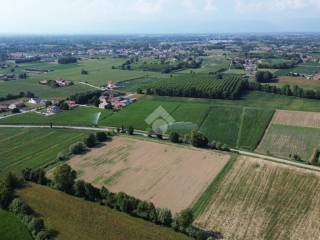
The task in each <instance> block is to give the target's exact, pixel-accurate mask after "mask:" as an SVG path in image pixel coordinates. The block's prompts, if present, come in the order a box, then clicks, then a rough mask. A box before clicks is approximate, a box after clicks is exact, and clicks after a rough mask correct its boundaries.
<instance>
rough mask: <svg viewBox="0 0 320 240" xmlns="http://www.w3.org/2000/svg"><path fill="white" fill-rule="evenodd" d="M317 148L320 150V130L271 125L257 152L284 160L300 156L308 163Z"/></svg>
mask: <svg viewBox="0 0 320 240" xmlns="http://www.w3.org/2000/svg"><path fill="white" fill-rule="evenodd" d="M315 148H317V149H319V148H320V129H318V128H307V127H298V126H286V125H280V124H271V126H270V128H269V129H268V130H267V132H266V134H265V136H264V137H263V139H262V141H261V143H260V144H259V146H258V148H257V152H259V153H264V154H271V155H274V156H279V157H283V158H289V154H298V155H299V156H300V157H301V158H302V159H303V160H305V161H306V160H309V158H310V157H311V155H312V153H313V150H314V149H315Z"/></svg>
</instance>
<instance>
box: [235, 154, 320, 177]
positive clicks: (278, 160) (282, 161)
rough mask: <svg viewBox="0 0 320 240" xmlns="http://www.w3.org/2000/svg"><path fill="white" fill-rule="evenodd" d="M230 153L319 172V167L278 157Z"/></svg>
mask: <svg viewBox="0 0 320 240" xmlns="http://www.w3.org/2000/svg"><path fill="white" fill-rule="evenodd" d="M231 152H234V153H238V154H240V155H244V156H249V157H255V158H259V159H261V160H266V161H271V162H275V163H279V164H283V165H290V166H293V167H297V168H303V169H306V170H311V171H316V172H320V167H317V166H313V165H307V164H304V163H299V162H294V161H290V160H286V159H282V158H278V157H271V156H267V155H263V154H258V153H253V152H246V151H242V150H237V149H231Z"/></svg>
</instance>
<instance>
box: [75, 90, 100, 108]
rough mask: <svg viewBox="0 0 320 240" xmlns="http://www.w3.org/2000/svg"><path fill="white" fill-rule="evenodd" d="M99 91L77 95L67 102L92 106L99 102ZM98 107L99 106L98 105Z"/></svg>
mask: <svg viewBox="0 0 320 240" xmlns="http://www.w3.org/2000/svg"><path fill="white" fill-rule="evenodd" d="M100 95H101V91H100V90H97V91H91V92H86V93H77V94H75V95H72V96H71V97H69V100H72V101H75V102H76V103H77V104H88V103H90V104H94V103H96V102H97V101H98V100H99V97H100ZM98 105H99V104H98Z"/></svg>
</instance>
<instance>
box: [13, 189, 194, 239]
mask: <svg viewBox="0 0 320 240" xmlns="http://www.w3.org/2000/svg"><path fill="white" fill-rule="evenodd" d="M18 194H19V196H21V198H22V199H24V200H25V201H26V202H27V203H28V204H29V205H30V206H31V208H32V209H34V210H35V211H36V212H37V213H38V214H40V215H41V216H42V217H43V218H44V220H45V222H46V224H47V226H49V227H50V228H52V229H54V230H56V231H57V232H58V235H57V239H58V240H87V239H93V238H94V239H95V240H100V239H101V240H102V239H103V240H113V239H115V240H127V239H130V240H158V239H167V240H182V239H189V238H187V237H185V236H184V235H181V234H178V233H176V232H174V231H172V230H170V229H168V228H164V227H160V226H157V225H154V224H152V223H149V222H146V221H143V220H141V219H137V218H133V217H130V216H129V215H126V214H123V213H120V212H117V211H115V210H111V209H109V208H106V207H102V206H99V205H98V204H95V203H92V202H88V201H84V200H82V199H78V198H75V197H72V196H69V195H66V194H65V193H62V192H58V191H55V190H52V189H50V188H47V187H43V186H40V185H32V187H29V188H25V189H22V190H19V192H18ZM62 219H63V221H62Z"/></svg>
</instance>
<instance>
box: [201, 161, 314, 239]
mask: <svg viewBox="0 0 320 240" xmlns="http://www.w3.org/2000/svg"><path fill="white" fill-rule="evenodd" d="M217 184H218V185H217V186H216V190H215V192H214V193H213V194H212V195H211V200H210V201H209V204H208V205H207V206H206V207H205V208H204V209H202V211H201V213H200V215H199V217H198V218H197V220H196V224H197V225H198V226H200V227H204V228H206V229H211V230H215V231H219V232H221V233H222V234H223V236H224V239H232V240H240V239H243V240H259V239H270V240H272V239H274V240H276V239H277V240H282V239H283V240H285V239H290V240H295V239H296V240H300V239H308V240H313V239H314V240H316V239H319V236H320V228H319V221H320V191H319V190H318V189H319V188H320V176H319V175H316V174H315V173H313V172H311V171H308V170H302V169H299V168H295V167H289V166H286V165H282V164H278V163H272V162H268V161H264V160H259V159H255V158H250V157H245V156H241V157H239V158H238V159H237V160H236V161H235V162H234V165H233V167H232V168H230V170H229V171H228V172H227V173H226V174H225V175H224V177H223V178H222V179H221V181H219V182H218V183H217Z"/></svg>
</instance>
